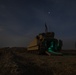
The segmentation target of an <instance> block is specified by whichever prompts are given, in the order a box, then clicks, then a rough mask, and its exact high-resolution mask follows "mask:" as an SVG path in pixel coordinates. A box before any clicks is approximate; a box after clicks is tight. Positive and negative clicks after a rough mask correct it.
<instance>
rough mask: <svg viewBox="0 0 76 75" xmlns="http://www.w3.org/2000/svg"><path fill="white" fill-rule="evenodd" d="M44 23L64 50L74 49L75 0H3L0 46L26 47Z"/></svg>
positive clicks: (41, 30) (1, 6)
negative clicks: (61, 42) (59, 41)
mask: <svg viewBox="0 0 76 75" xmlns="http://www.w3.org/2000/svg"><path fill="white" fill-rule="evenodd" d="M45 22H46V24H47V26H48V31H53V32H55V38H57V39H61V40H63V49H75V41H76V0H0V47H14V46H15V47H26V46H27V45H28V44H29V43H30V42H31V41H32V39H33V38H34V37H35V36H36V35H37V34H39V33H42V32H44V31H45Z"/></svg>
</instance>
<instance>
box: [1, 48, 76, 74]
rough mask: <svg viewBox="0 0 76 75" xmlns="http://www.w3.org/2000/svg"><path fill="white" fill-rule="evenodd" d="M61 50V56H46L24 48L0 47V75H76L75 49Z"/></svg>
mask: <svg viewBox="0 0 76 75" xmlns="http://www.w3.org/2000/svg"><path fill="white" fill-rule="evenodd" d="M62 52H63V53H64V55H62V56H59V55H51V56H48V55H38V54H37V53H31V52H27V50H26V48H16V47H13V48H9V47H7V48H1V49H0V75H76V53H75V52H76V51H75V52H72V50H71V51H62ZM67 52H69V53H68V54H67ZM71 53H72V54H71ZM73 53H74V54H73Z"/></svg>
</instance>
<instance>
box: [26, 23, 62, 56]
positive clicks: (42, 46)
mask: <svg viewBox="0 0 76 75" xmlns="http://www.w3.org/2000/svg"><path fill="white" fill-rule="evenodd" d="M62 45H63V44H62V40H58V39H56V38H55V33H54V32H48V29H47V26H46V24H45V33H40V34H38V35H37V36H36V37H35V38H34V40H33V41H32V42H31V43H30V44H29V46H28V47H27V51H31V52H34V51H36V52H38V53H39V54H45V53H46V54H48V55H49V54H55V55H61V54H62V53H61V49H62Z"/></svg>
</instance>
